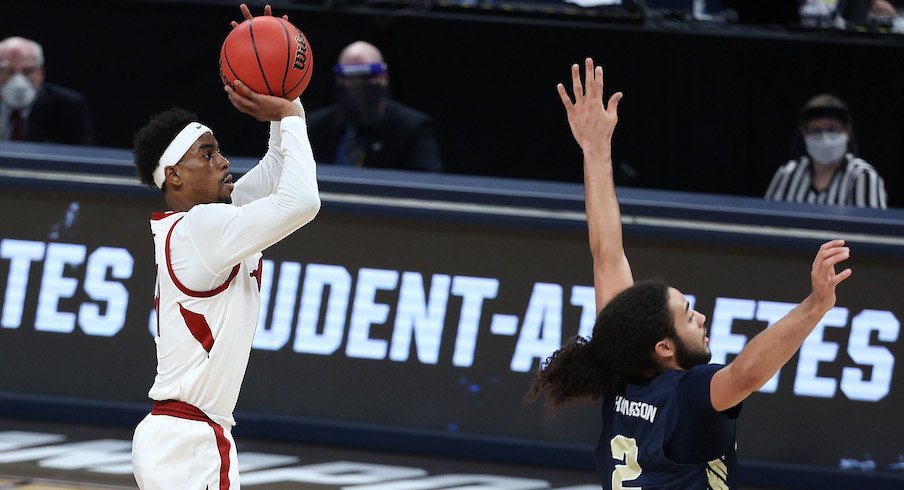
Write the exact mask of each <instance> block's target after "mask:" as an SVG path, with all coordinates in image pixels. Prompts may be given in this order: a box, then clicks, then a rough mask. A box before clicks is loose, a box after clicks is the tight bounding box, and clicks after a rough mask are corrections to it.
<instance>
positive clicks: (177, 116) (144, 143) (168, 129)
mask: <svg viewBox="0 0 904 490" xmlns="http://www.w3.org/2000/svg"><path fill="white" fill-rule="evenodd" d="M192 122H198V116H197V115H196V114H194V113H193V112H189V111H187V110H185V109H179V108H176V107H174V108H172V109H168V110H166V111H163V112H161V113H158V114H154V115H153V116H151V118H150V120H149V121H148V123H147V125H146V126H145V127H143V128H141V129H140V130H138V132H137V133H135V140H134V142H135V148H134V150H133V154H134V155H135V170H136V173H137V174H138V178H139V179H140V180H141V183H143V184H147V185H150V186H154V187H157V185H156V184H154V169H155V168H157V162H158V161H159V160H160V157H161V156H162V155H163V152H164V151H166V147H167V146H169V144H170V142H172V141H173V138H175V137H176V135H177V134H179V131H182V128H184V127H185V126H186V125H188V123H192Z"/></svg>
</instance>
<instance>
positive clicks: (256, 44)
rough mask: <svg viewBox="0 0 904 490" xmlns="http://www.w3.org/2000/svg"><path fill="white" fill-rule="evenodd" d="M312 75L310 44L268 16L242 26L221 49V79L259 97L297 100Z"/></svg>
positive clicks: (296, 31)
mask: <svg viewBox="0 0 904 490" xmlns="http://www.w3.org/2000/svg"><path fill="white" fill-rule="evenodd" d="M313 72H314V56H313V53H312V52H311V47H310V46H309V45H308V40H307V39H306V38H305V37H304V34H303V33H302V32H301V30H299V29H298V28H297V27H295V26H294V25H292V24H291V23H290V22H289V21H287V20H285V19H282V18H279V17H272V16H269V15H265V16H259V17H254V18H251V19H248V20H246V21H244V22H242V23H241V24H239V25H238V26H237V27H236V28H235V29H233V30H232V32H230V33H229V35H228V36H226V40H225V41H223V47H222V48H221V49H220V78H221V79H222V80H223V83H225V84H227V85H229V86H230V87H232V82H233V81H235V80H236V79H238V80H241V81H242V83H244V84H245V85H246V86H248V88H250V89H251V90H253V91H255V92H257V93H260V94H269V95H275V96H277V97H283V98H286V99H289V100H294V99H295V98H296V97H298V96H299V95H301V93H302V92H304V89H305V88H307V86H308V82H310V81H311V74H312V73H313ZM233 88H234V87H233Z"/></svg>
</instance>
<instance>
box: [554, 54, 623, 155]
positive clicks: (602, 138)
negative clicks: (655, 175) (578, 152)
mask: <svg viewBox="0 0 904 490" xmlns="http://www.w3.org/2000/svg"><path fill="white" fill-rule="evenodd" d="M571 86H572V90H573V91H574V102H572V101H571V98H570V97H569V96H568V92H567V91H566V90H565V86H564V85H563V84H561V83H560V84H558V85H557V86H556V89H557V90H558V91H559V97H561V98H562V105H564V106H565V112H566V113H567V114H568V125H569V126H571V133H572V134H573V135H574V139H575V140H576V141H577V142H578V145H580V147H581V149H582V150H584V151H585V152H586V151H588V150H590V149H593V148H594V147H595V146H596V145H599V144H606V145H607V146H608V142H609V140H610V139H611V138H612V133H613V132H614V131H615V125H616V123H618V101H619V100H621V98H622V93H621V92H616V93H615V94H613V95H612V97H610V98H609V103H608V104H607V106H608V107H604V106H603V68H602V67H600V66H597V67H596V68H594V66H593V60H592V59H590V58H587V59H586V60H584V83H583V84H582V83H581V72H580V67H578V65H577V63H575V64H574V65H572V66H571Z"/></svg>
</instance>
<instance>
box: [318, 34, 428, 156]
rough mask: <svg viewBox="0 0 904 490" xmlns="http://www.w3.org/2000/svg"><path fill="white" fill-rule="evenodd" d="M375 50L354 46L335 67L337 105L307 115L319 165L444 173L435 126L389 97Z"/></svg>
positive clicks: (383, 66) (384, 72) (383, 69)
mask: <svg viewBox="0 0 904 490" xmlns="http://www.w3.org/2000/svg"><path fill="white" fill-rule="evenodd" d="M387 70H388V68H387V66H386V63H384V62H383V55H382V53H380V50H378V49H377V48H376V47H375V46H374V45H372V44H370V43H366V42H364V41H357V42H354V43H352V44H350V45H348V46H347V47H346V48H345V49H343V50H342V53H340V54H339V64H337V65H336V66H335V68H334V72H335V75H336V90H337V95H338V99H339V102H338V104H336V105H333V106H330V107H327V108H325V109H321V110H317V111H312V112H310V113H309V114H308V117H307V120H308V132H309V133H310V138H311V146H312V147H313V149H314V157H315V159H316V160H317V161H318V162H322V163H335V164H337V165H349V166H355V167H378V168H393V169H401V170H427V171H434V172H440V171H442V169H443V164H442V160H441V159H440V153H439V145H437V143H436V138H435V135H434V129H433V121H432V120H431V119H430V117H428V116H427V115H426V114H423V113H421V112H418V111H416V110H414V109H412V108H410V107H407V106H405V105H402V104H400V103H398V102H396V101H393V100H391V99H389V98H388V97H387V89H388V85H389V74H388V72H387Z"/></svg>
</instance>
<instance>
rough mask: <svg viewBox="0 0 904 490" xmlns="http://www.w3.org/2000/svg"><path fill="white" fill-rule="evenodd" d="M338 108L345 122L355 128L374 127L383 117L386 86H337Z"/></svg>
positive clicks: (366, 84)
mask: <svg viewBox="0 0 904 490" xmlns="http://www.w3.org/2000/svg"><path fill="white" fill-rule="evenodd" d="M338 94H339V108H340V110H341V111H342V117H343V118H344V119H345V122H346V123H348V124H351V125H352V126H354V127H356V128H366V127H370V126H374V125H376V124H377V123H378V122H380V119H381V118H382V117H383V108H384V107H385V100H386V86H385V85H382V84H373V83H362V84H357V85H339V86H338Z"/></svg>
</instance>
